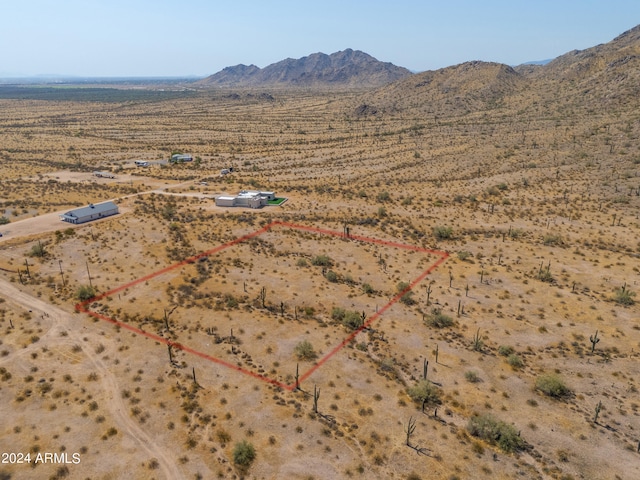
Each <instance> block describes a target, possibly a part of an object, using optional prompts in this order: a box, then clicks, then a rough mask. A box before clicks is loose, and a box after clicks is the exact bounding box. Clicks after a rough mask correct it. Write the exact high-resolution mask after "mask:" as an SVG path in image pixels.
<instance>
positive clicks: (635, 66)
mask: <svg viewBox="0 0 640 480" xmlns="http://www.w3.org/2000/svg"><path fill="white" fill-rule="evenodd" d="M639 100H640V26H637V27H635V28H633V29H631V30H629V31H627V32H625V33H623V34H622V35H619V36H618V37H616V38H615V39H613V40H612V41H610V42H608V43H605V44H602V45H597V46H595V47H592V48H588V49H586V50H582V51H578V50H574V51H572V52H568V53H566V54H564V55H562V56H560V57H558V58H556V59H554V60H552V61H551V62H549V63H547V64H545V65H520V66H518V67H515V68H511V67H509V66H507V65H503V64H499V63H491V62H478V61H473V62H465V63H462V64H460V65H455V66H452V67H447V68H443V69H440V70H435V71H427V72H422V73H418V74H415V75H411V76H409V77H408V78H405V79H402V80H400V81H398V82H395V83H393V84H390V85H386V86H383V87H381V88H377V89H375V90H372V91H370V92H366V93H364V94H362V95H361V96H360V97H359V98H358V100H357V101H356V103H355V104H354V105H353V106H352V107H351V108H352V114H354V115H355V116H363V115H365V116H366V115H382V114H384V113H391V114H393V113H397V112H412V113H415V114H419V115H435V116H438V115H439V116H447V115H466V114H469V113H480V112H483V111H485V112H486V111H488V110H494V109H496V108H501V109H503V110H504V111H505V112H507V111H513V112H521V113H522V112H526V111H527V110H529V111H536V112H538V113H543V112H544V113H546V114H551V115H555V114H558V113H559V112H566V111H567V109H570V110H572V109H575V108H579V109H582V110H585V111H597V109H602V108H616V109H617V108H637V107H639V106H640V105H639V103H640V102H639Z"/></svg>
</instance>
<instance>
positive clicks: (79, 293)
mask: <svg viewBox="0 0 640 480" xmlns="http://www.w3.org/2000/svg"><path fill="white" fill-rule="evenodd" d="M95 296H96V289H95V288H93V287H91V286H89V285H82V286H81V287H79V288H78V290H76V298H77V299H78V300H80V301H83V302H84V301H86V300H89V299H91V298H93V297H95Z"/></svg>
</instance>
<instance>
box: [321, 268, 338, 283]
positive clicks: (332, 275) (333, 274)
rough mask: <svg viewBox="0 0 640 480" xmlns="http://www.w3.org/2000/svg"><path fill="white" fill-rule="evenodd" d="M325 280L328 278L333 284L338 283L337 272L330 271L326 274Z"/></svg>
mask: <svg viewBox="0 0 640 480" xmlns="http://www.w3.org/2000/svg"><path fill="white" fill-rule="evenodd" d="M324 278H326V279H327V280H328V281H330V282H331V283H336V282H337V281H338V274H337V273H336V272H334V271H333V270H329V271H328V272H327V273H326V274H325V276H324Z"/></svg>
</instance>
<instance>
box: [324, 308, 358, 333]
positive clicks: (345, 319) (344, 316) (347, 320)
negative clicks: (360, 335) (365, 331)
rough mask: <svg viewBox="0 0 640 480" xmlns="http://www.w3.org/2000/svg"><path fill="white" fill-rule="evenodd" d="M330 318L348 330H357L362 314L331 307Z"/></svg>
mask: <svg viewBox="0 0 640 480" xmlns="http://www.w3.org/2000/svg"><path fill="white" fill-rule="evenodd" d="M331 318H332V319H333V320H336V321H338V322H341V323H342V324H343V325H344V326H345V327H347V328H348V329H349V330H357V329H358V328H360V326H361V325H362V314H360V313H358V312H356V311H355V310H345V309H344V308H341V307H333V309H332V310H331Z"/></svg>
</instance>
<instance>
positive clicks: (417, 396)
mask: <svg viewBox="0 0 640 480" xmlns="http://www.w3.org/2000/svg"><path fill="white" fill-rule="evenodd" d="M407 394H408V395H409V397H411V400H413V401H414V402H417V403H419V404H421V405H422V404H423V403H440V390H438V387H436V386H435V385H434V384H433V383H431V382H430V381H429V380H420V381H419V382H418V383H416V384H415V385H414V386H413V387H409V388H408V389H407Z"/></svg>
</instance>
